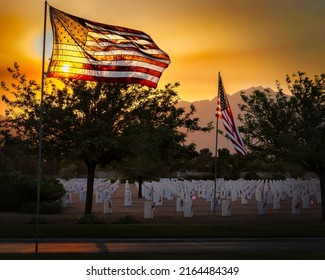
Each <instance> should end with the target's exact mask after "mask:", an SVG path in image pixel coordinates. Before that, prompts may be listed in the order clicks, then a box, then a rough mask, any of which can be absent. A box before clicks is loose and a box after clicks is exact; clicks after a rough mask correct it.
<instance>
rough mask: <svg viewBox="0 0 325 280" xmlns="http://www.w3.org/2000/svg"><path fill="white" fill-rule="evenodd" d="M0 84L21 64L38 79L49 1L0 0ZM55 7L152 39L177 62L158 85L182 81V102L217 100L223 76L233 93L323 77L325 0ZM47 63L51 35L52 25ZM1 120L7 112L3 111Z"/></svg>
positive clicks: (73, 1)
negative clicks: (289, 77) (298, 76)
mask: <svg viewBox="0 0 325 280" xmlns="http://www.w3.org/2000/svg"><path fill="white" fill-rule="evenodd" d="M0 3H1V9H0V22H1V28H0V38H1V44H0V50H1V51H0V80H1V81H2V80H6V79H7V77H8V74H7V71H6V68H7V67H8V66H12V65H13V62H15V61H16V62H18V63H19V64H20V66H21V69H22V71H23V72H24V73H26V74H27V75H28V77H30V78H33V79H37V80H40V77H41V49H42V33H43V20H44V1H43V0H24V1H22V0H10V1H8V0H0ZM48 3H49V4H50V5H52V6H53V7H55V8H58V9H60V10H63V11H65V12H67V13H70V14H73V15H76V16H79V17H83V18H87V19H90V20H93V21H97V22H101V23H105V24H112V25H120V26H124V27H129V28H133V29H138V30H141V31H144V32H146V33H147V34H149V35H150V36H151V37H152V38H153V40H154V41H155V42H156V44H157V45H158V46H159V47H160V48H161V49H162V50H164V51H165V52H167V53H168V54H169V56H170V58H171V64H170V65H169V67H168V68H167V69H166V70H165V72H164V73H163V75H162V78H161V79H160V83H159V86H160V87H162V86H164V85H165V84H166V83H169V82H171V83H174V82H180V84H181V86H180V88H179V95H180V97H181V99H183V100H187V101H195V100H202V99H212V98H214V97H215V96H216V94H217V92H216V90H217V82H216V80H217V74H218V71H220V72H221V75H222V77H223V81H224V84H225V88H226V91H227V93H229V94H232V93H235V92H237V91H239V90H242V89H246V88H248V87H251V86H259V85H262V86H265V87H271V88H273V89H275V88H276V87H275V81H276V80H279V81H280V82H281V83H282V85H283V87H284V88H285V75H286V74H292V73H295V72H297V71H304V72H306V73H307V74H308V75H309V76H313V75H315V74H321V73H322V72H323V73H324V72H325V71H324V70H325V32H324V30H325V16H324V15H325V1H324V0H308V1H306V0H273V1H267V0H265V1H263V0H164V1H152V0H136V1H134V0H121V1H110V0H69V1H67V0H52V1H48ZM47 38H48V40H47V54H46V60H47V61H48V59H49V57H50V54H51V48H52V32H51V27H50V23H49V18H48V21H47ZM0 113H3V106H1V104H0Z"/></svg>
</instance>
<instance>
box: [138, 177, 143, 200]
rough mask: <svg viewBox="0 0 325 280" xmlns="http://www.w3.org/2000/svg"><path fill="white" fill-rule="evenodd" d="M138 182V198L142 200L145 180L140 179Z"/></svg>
mask: <svg viewBox="0 0 325 280" xmlns="http://www.w3.org/2000/svg"><path fill="white" fill-rule="evenodd" d="M138 182H139V189H138V198H141V197H142V183H143V179H142V177H140V178H139V179H138Z"/></svg>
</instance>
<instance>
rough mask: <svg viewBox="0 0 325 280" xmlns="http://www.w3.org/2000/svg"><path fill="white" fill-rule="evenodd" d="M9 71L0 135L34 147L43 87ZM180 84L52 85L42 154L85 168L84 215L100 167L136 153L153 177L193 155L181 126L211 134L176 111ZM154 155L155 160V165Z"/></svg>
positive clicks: (188, 115) (47, 97)
mask: <svg viewBox="0 0 325 280" xmlns="http://www.w3.org/2000/svg"><path fill="white" fill-rule="evenodd" d="M9 71H10V72H11V74H12V77H13V78H14V80H16V83H14V84H12V85H11V87H7V85H6V84H4V83H2V89H3V90H5V91H6V93H7V95H3V97H2V100H3V101H4V102H5V103H6V104H7V108H8V109H7V111H6V119H5V120H4V121H2V122H1V128H2V130H1V133H2V134H3V135H4V136H5V141H6V142H7V143H11V144H16V143H17V144H18V143H19V144H21V145H22V146H23V147H26V149H36V148H37V147H38V123H39V116H40V106H39V99H38V96H39V94H40V92H39V91H40V87H39V85H37V83H35V82H34V81H29V80H27V78H26V76H25V75H23V74H21V73H20V69H19V66H18V64H15V65H14V68H12V69H9ZM177 86H178V85H177V84H176V85H167V86H166V87H165V88H164V89H162V90H160V89H148V88H145V87H141V86H138V85H123V84H112V83H90V82H85V81H68V80H67V81H64V86H63V88H62V89H59V88H58V87H56V86H55V85H53V84H47V86H46V87H47V91H46V93H45V94H44V119H43V152H44V156H46V157H51V156H52V157H54V158H56V159H64V158H73V159H77V160H81V161H83V162H84V163H85V165H86V166H87V173H88V178H87V197H86V205H85V215H86V214H90V213H91V211H92V197H93V185H94V177H95V170H96V166H98V165H102V166H105V165H107V164H113V163H114V162H116V161H120V160H122V158H125V157H126V155H130V154H132V155H134V154H136V157H135V158H134V160H136V162H135V163H136V164H137V168H138V169H140V170H141V172H140V173H146V172H153V171H154V170H156V169H157V168H158V167H160V166H162V165H163V164H166V162H167V163H168V164H169V166H170V165H171V164H172V163H173V162H174V160H175V158H178V155H179V154H180V153H183V152H184V149H185V150H186V151H187V150H188V147H190V149H193V145H189V146H186V145H183V143H184V141H185V134H181V133H179V132H178V130H177V128H179V127H185V128H187V129H188V130H203V131H209V130H210V129H211V124H209V125H208V126H207V127H204V128H202V127H200V126H199V125H198V119H196V118H194V119H192V118H191V115H192V114H193V112H194V110H195V108H194V107H192V108H191V111H190V112H189V113H186V112H185V111H184V109H180V108H176V104H177V102H178V97H177V93H176V91H175V88H176V87H177ZM8 96H10V97H8ZM157 144H159V145H157ZM129 153H130V154H129ZM162 154H163V156H164V157H163V158H161V156H162ZM149 156H152V159H151V160H149ZM141 164H142V166H141ZM150 165H152V166H150Z"/></svg>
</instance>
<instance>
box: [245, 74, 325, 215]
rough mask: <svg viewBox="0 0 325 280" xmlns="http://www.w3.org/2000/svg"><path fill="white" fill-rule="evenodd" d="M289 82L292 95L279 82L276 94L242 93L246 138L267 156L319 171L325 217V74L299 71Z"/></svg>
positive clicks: (249, 144)
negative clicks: (310, 74) (307, 73)
mask: <svg viewBox="0 0 325 280" xmlns="http://www.w3.org/2000/svg"><path fill="white" fill-rule="evenodd" d="M287 85H288V88H289V90H290V92H291V95H286V94H284V93H283V90H282V89H281V88H280V84H279V83H278V93H277V94H276V96H272V95H270V94H269V93H268V92H267V91H266V92H261V91H256V92H254V93H253V94H252V95H251V96H245V95H244V94H242V95H241V97H242V100H243V101H244V102H245V103H244V104H241V105H240V108H241V110H242V112H243V114H244V115H243V116H242V117H241V118H242V121H243V123H244V126H243V127H242V130H243V132H244V135H245V141H246V143H247V145H248V147H249V148H250V150H251V151H253V152H254V153H257V154H259V155H261V156H263V157H266V158H268V159H274V160H278V161H287V162H293V163H299V164H300V165H302V166H303V167H304V168H305V169H307V170H309V171H311V172H315V173H316V174H317V175H318V177H319V179H320V185H321V197H322V219H323V220H325V145H324V143H325V75H324V74H321V75H320V76H315V78H314V79H310V78H309V77H307V76H306V74H304V73H302V72H298V73H297V74H294V75H293V76H292V77H290V76H287Z"/></svg>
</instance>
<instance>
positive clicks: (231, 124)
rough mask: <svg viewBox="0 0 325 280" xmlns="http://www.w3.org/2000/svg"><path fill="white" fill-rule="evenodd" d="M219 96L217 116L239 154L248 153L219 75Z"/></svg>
mask: <svg viewBox="0 0 325 280" xmlns="http://www.w3.org/2000/svg"><path fill="white" fill-rule="evenodd" d="M218 88H219V94H218V95H219V97H218V101H217V111H216V117H217V118H219V119H222V122H223V126H224V128H225V130H226V132H227V135H228V137H229V138H230V140H231V142H232V143H233V145H234V148H235V150H236V152H237V153H238V154H239V155H242V156H243V155H246V154H247V150H246V147H245V144H244V142H243V140H242V138H241V137H240V134H239V131H238V128H237V126H236V124H235V120H234V117H233V114H232V112H231V108H230V104H229V102H228V98H227V94H226V92H225V88H224V86H223V83H222V79H221V76H220V75H219V86H218Z"/></svg>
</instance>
